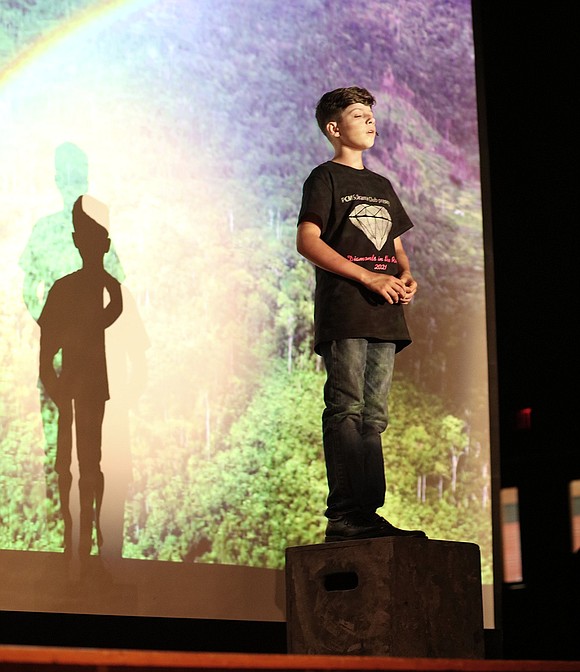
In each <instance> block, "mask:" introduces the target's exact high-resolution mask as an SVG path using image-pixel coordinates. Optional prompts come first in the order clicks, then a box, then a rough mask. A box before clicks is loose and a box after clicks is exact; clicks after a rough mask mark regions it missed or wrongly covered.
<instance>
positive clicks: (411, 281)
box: [400, 271, 417, 304]
mask: <svg viewBox="0 0 580 672" xmlns="http://www.w3.org/2000/svg"><path fill="white" fill-rule="evenodd" d="M400 280H401V281H402V282H403V284H404V285H405V296H404V297H403V298H402V299H401V303H404V304H407V303H410V302H411V299H412V298H413V297H414V296H415V294H416V292H417V281H416V280H415V278H414V277H413V276H412V275H411V273H410V272H409V271H403V273H401V276H400Z"/></svg>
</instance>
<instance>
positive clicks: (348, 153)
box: [332, 146, 364, 170]
mask: <svg viewBox="0 0 580 672" xmlns="http://www.w3.org/2000/svg"><path fill="white" fill-rule="evenodd" d="M332 161H333V163H340V164H342V165H343V166H349V167H350V168H356V169H357V170H363V169H364V163H363V153H362V151H360V150H352V149H349V148H348V147H343V146H340V147H337V148H336V149H335V152H334V158H333V159H332Z"/></svg>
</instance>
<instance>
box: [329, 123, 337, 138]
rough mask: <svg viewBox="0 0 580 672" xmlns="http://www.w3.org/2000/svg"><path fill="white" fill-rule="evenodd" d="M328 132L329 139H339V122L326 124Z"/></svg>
mask: <svg viewBox="0 0 580 672" xmlns="http://www.w3.org/2000/svg"><path fill="white" fill-rule="evenodd" d="M326 132H327V133H328V137H330V138H338V136H339V135H340V131H339V130H338V122H336V121H329V122H328V124H326Z"/></svg>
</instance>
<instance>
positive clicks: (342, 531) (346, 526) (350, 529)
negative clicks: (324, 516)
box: [324, 513, 385, 541]
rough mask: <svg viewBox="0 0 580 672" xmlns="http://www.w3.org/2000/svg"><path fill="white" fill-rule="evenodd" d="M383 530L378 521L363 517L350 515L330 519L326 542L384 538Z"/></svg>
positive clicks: (327, 526) (354, 514)
mask: <svg viewBox="0 0 580 672" xmlns="http://www.w3.org/2000/svg"><path fill="white" fill-rule="evenodd" d="M382 536H385V535H384V534H383V531H382V528H381V526H380V525H378V524H377V521H375V520H372V519H371V518H368V517H365V516H362V515H361V514H356V513H353V514H349V515H344V516H339V517H337V518H329V519H328V523H327V525H326V535H325V537H324V541H349V540H350V539H373V538H374V537H382Z"/></svg>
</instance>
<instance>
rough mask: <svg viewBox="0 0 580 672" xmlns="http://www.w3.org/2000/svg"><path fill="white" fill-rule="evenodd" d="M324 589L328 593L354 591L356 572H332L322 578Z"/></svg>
mask: <svg viewBox="0 0 580 672" xmlns="http://www.w3.org/2000/svg"><path fill="white" fill-rule="evenodd" d="M324 588H325V589H326V590H327V591H328V592H329V593H330V592H335V591H338V590H354V589H355V588H358V574H357V573H356V572H334V573H333V574H327V575H326V576H325V577H324Z"/></svg>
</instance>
